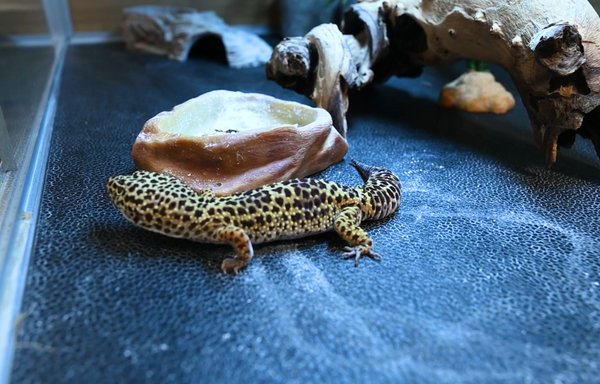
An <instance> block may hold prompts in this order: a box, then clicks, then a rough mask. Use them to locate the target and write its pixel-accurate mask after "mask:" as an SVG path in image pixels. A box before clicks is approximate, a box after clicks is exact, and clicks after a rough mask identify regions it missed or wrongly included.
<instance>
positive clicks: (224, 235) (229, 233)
mask: <svg viewBox="0 0 600 384" xmlns="http://www.w3.org/2000/svg"><path fill="white" fill-rule="evenodd" d="M214 236H215V239H216V240H218V241H220V242H223V243H228V244H230V245H231V246H232V247H233V249H235V252H236V253H237V256H236V257H234V258H228V259H225V260H223V263H222V264H221V270H222V271H223V273H227V272H229V271H233V273H235V274H236V275H237V273H238V272H239V270H240V269H242V268H244V267H246V266H247V265H248V263H249V262H250V260H251V259H252V256H254V249H252V242H250V238H249V237H248V234H247V233H246V232H245V231H244V230H243V229H241V228H239V227H236V226H234V225H228V226H226V227H221V228H218V229H217V230H216V231H215V232H214Z"/></svg>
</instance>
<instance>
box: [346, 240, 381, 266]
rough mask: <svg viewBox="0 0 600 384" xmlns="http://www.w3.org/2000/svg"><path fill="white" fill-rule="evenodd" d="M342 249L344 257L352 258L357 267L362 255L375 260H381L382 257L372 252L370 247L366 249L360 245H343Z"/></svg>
mask: <svg viewBox="0 0 600 384" xmlns="http://www.w3.org/2000/svg"><path fill="white" fill-rule="evenodd" d="M344 251H346V252H344V253H343V254H342V256H343V257H344V258H345V259H354V266H355V267H358V261H359V260H360V259H361V258H362V257H364V256H367V257H369V258H371V259H373V260H375V261H381V260H383V257H381V255H380V254H377V253H375V252H372V251H371V250H370V249H367V248H365V247H362V246H360V245H359V246H356V247H344Z"/></svg>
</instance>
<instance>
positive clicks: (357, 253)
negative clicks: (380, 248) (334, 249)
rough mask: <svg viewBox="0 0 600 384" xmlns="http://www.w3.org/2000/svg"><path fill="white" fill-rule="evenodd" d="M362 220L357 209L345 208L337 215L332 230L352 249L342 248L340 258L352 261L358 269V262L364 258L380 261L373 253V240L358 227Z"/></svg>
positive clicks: (379, 256)
mask: <svg viewBox="0 0 600 384" xmlns="http://www.w3.org/2000/svg"><path fill="white" fill-rule="evenodd" d="M361 220H362V213H361V212H360V208H358V207H346V208H344V209H343V210H342V211H341V212H340V213H338V214H337V216H336V217H335V220H334V222H333V228H334V229H335V231H336V232H337V234H338V235H340V237H341V238H342V239H344V240H346V241H347V242H349V243H350V244H352V247H344V251H346V252H344V253H343V254H342V256H344V258H346V259H351V258H353V259H354V266H355V267H358V262H359V260H360V259H361V258H362V257H364V256H367V257H370V258H371V259H373V260H377V261H381V259H382V257H381V255H379V254H377V253H375V252H373V240H372V239H371V237H370V236H369V234H368V233H367V232H365V231H364V230H363V229H362V228H361V227H359V225H360V222H361Z"/></svg>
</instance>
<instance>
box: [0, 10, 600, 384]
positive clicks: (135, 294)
mask: <svg viewBox="0 0 600 384" xmlns="http://www.w3.org/2000/svg"><path fill="white" fill-rule="evenodd" d="M71 3H73V4H75V3H76V1H71ZM423 3H427V4H432V2H431V1H424V2H423ZM503 3H524V2H522V1H521V2H518V1H517V2H513V1H508V2H503ZM549 8H550V7H549ZM268 41H269V42H270V43H271V44H272V45H273V46H275V45H276V44H278V43H279V42H280V41H281V39H280V38H278V37H276V38H273V37H271V38H270V39H268ZM4 49H5V48H0V52H1V53H2V55H3V56H2V57H8V54H9V53H8V51H5V50H4ZM20 49H33V48H31V47H29V48H26V47H23V48H20ZM38 49H39V48H38ZM11 52H12V51H11ZM27 52H29V53H31V52H38V51H37V50H34V51H27ZM13 53H14V52H13ZM27 57H29V56H27ZM63 57H64V68H63V69H62V71H61V74H62V76H61V77H60V78H57V80H56V81H57V83H55V85H56V87H55V88H53V93H52V95H54V96H55V97H56V108H57V109H56V115H55V118H54V119H51V120H50V121H51V123H49V124H48V125H47V126H46V127H49V128H46V129H49V130H46V131H42V134H41V135H40V137H42V138H43V137H46V138H47V140H48V141H47V145H48V146H49V147H48V151H47V152H45V153H47V157H46V158H45V159H46V160H47V167H43V170H44V172H43V174H42V177H38V178H33V179H32V180H37V181H39V182H40V183H41V184H40V188H41V190H40V195H39V209H35V210H32V211H30V213H31V215H28V212H29V211H24V212H21V211H15V212H18V215H17V213H15V216H14V218H13V219H14V220H15V222H17V223H22V222H23V220H26V219H27V218H32V217H33V222H32V226H33V227H32V228H34V230H33V231H32V237H31V239H30V240H29V241H30V244H31V249H30V252H29V253H28V254H27V258H26V259H25V260H26V262H25V261H24V262H23V267H22V268H23V275H21V278H22V281H21V282H22V284H23V286H22V289H23V296H22V300H19V301H18V307H17V309H18V310H17V312H16V314H15V316H14V319H13V322H12V323H11V326H10V327H7V329H8V330H10V334H9V333H6V335H12V336H10V337H12V339H10V340H11V341H10V343H11V344H10V345H9V347H10V348H5V349H4V351H5V352H4V353H5V356H9V361H10V368H9V370H8V374H7V375H5V376H3V377H4V378H5V379H6V380H5V382H10V383H15V384H16V383H18V384H33V383H56V384H63V383H81V382H91V383H104V382H116V381H118V382H120V383H142V382H148V383H152V382H156V383H196V382H203V383H223V382H228V383H229V382H231V383H236V382H253V383H303V382H319V383H337V382H365V383H367V382H368V383H389V382H407V383H409V382H418V383H482V382H502V383H523V382H530V383H548V382H550V383H552V382H561V383H592V382H598V377H600V366H599V365H598V361H600V345H599V343H598V340H600V257H599V254H600V251H599V250H600V230H599V228H600V216H599V215H598V212H599V209H600V165H599V162H598V159H597V157H596V154H595V150H594V146H593V144H592V142H591V140H577V141H576V142H575V143H574V145H573V148H572V149H570V150H564V151H563V150H561V151H559V152H558V158H557V161H556V163H555V164H554V165H553V166H552V167H551V168H549V169H548V168H547V167H546V164H545V162H544V161H542V160H541V159H540V155H539V150H538V149H537V148H536V146H535V143H534V140H533V139H532V133H531V120H530V115H529V111H528V110H527V108H526V107H525V106H524V105H523V104H522V103H519V102H518V103H517V106H516V107H515V109H514V110H512V111H510V112H508V113H507V114H506V115H502V116H495V115H484V114H478V115H477V114H467V113H464V112H460V111H456V110H449V109H444V108H441V107H439V106H438V105H437V98H438V96H439V91H440V89H441V88H442V86H443V85H444V84H446V83H448V82H450V81H452V80H454V79H455V78H457V77H458V76H459V75H460V74H461V73H462V72H463V71H464V69H465V66H464V64H461V63H459V64H457V65H453V66H441V67H431V66H427V67H425V68H424V69H423V72H422V74H421V76H420V77H417V78H407V77H403V78H399V77H392V78H390V79H389V80H388V81H387V82H386V83H385V84H371V85H370V86H369V87H365V88H364V89H362V90H361V91H360V92H355V91H353V90H350V91H349V92H350V93H349V94H350V99H351V104H350V108H349V110H348V113H347V115H346V116H345V117H346V119H347V122H348V130H347V140H348V143H349V147H350V148H349V152H348V156H347V158H346V160H344V161H342V162H340V163H336V164H333V165H332V166H330V167H329V168H328V169H326V170H325V171H323V172H321V173H320V174H318V175H317V176H318V177H319V178H324V179H327V180H332V181H336V182H340V183H344V184H348V185H358V184H360V183H361V182H362V181H361V179H360V177H359V175H358V174H357V173H356V172H355V170H354V169H353V168H352V167H351V166H350V164H349V161H348V160H347V159H348V157H352V158H355V159H357V160H359V161H362V162H364V163H367V164H371V165H376V166H384V167H386V168H389V169H391V170H392V171H394V172H395V173H396V174H398V176H399V177H400V179H401V181H402V185H403V201H402V205H401V207H400V210H399V212H398V213H397V214H396V215H395V216H393V217H391V218H389V219H386V220H383V221H374V222H369V223H366V224H365V225H364V226H363V227H364V228H365V230H366V231H367V232H368V233H369V234H370V235H371V237H372V238H373V241H374V244H375V246H374V247H375V249H374V250H375V252H377V253H379V254H381V255H382V256H383V260H382V261H381V262H375V261H372V260H369V259H363V260H362V261H361V263H360V264H359V266H358V267H357V268H355V267H354V262H353V261H351V260H344V259H343V258H342V257H341V254H342V252H343V248H344V246H346V244H345V243H344V242H343V241H341V240H340V239H339V237H338V236H337V235H336V234H335V233H329V234H322V235H318V236H314V237H310V238H305V239H299V240H292V241H281V242H275V243H268V244H262V245H259V246H256V247H255V249H254V250H255V256H254V259H253V261H252V263H250V265H249V266H248V268H247V269H246V270H244V271H243V272H241V273H240V274H239V275H237V276H231V275H223V274H222V273H220V271H219V267H220V264H221V262H222V261H223V259H224V258H226V257H229V256H230V255H231V254H232V251H231V249H230V248H229V247H227V246H217V245H208V244H198V243H193V242H188V241H183V240H178V239H172V238H167V237H164V236H161V235H158V234H155V233H152V232H148V231H145V230H143V229H139V228H136V227H134V226H133V225H131V224H130V223H129V222H128V221H127V220H126V219H125V218H124V217H123V216H122V215H121V213H120V212H119V211H118V210H116V209H115V208H114V206H113V205H112V204H111V202H110V200H109V197H108V196H107V193H106V189H105V187H104V186H105V183H106V181H107V179H108V178H109V177H111V176H114V175H118V174H124V173H131V172H133V171H134V169H135V166H134V163H133V161H132V158H131V148H132V145H133V143H134V140H135V138H136V137H137V135H138V134H139V132H140V130H141V129H142V127H143V125H144V123H145V122H146V120H148V119H149V118H150V117H152V116H154V115H156V114H157V113H158V112H160V111H165V110H170V109H171V108H172V107H173V106H174V105H177V104H181V103H182V102H184V101H185V100H188V99H191V98H193V97H196V96H198V95H200V94H202V93H205V92H209V91H212V90H216V89H227V90H232V91H242V92H248V93H263V94H267V95H270V96H273V97H277V98H279V99H284V100H292V101H296V102H301V103H310V100H308V99H307V98H306V97H305V96H304V95H301V94H298V93H296V92H294V91H292V90H289V89H285V88H283V87H281V86H279V85H278V84H277V83H276V82H274V81H269V80H267V79H266V77H265V73H264V72H265V69H264V68H245V69H240V70H236V69H232V68H229V67H228V66H227V65H226V63H225V62H224V61H223V60H221V61H219V59H218V58H217V59H216V60H212V59H209V58H198V57H193V55H192V57H190V58H189V59H188V60H187V61H186V62H185V63H180V62H175V61H168V60H167V59H166V58H164V57H159V56H153V55H140V54H138V53H134V52H129V51H127V49H126V47H125V45H124V44H123V43H122V42H117V43H105V44H93V45H70V46H68V49H66V51H65V53H64V56H63ZM221 59H223V58H221ZM27 62H32V63H33V62H37V61H35V60H21V61H18V62H17V61H15V63H16V64H15V65H17V64H18V65H19V66H24V65H25V64H23V63H27ZM1 65H6V62H4V61H0V66H1ZM492 72H493V73H494V75H495V76H496V78H497V79H499V81H501V82H502V83H503V84H504V85H505V86H506V87H507V89H508V90H509V91H511V92H512V93H513V94H514V95H515V96H516V95H518V94H519V90H518V89H517V88H516V87H515V85H514V83H513V81H512V80H511V78H510V76H509V75H508V74H507V72H506V71H504V70H503V69H501V68H499V67H498V66H492ZM9 73H10V72H8V71H0V80H6V81H1V83H2V84H9V82H8V79H5V78H4V77H3V76H8V74H9ZM21 77H22V78H23V79H22V80H23V81H25V80H27V79H28V78H30V77H29V76H27V74H24V75H22V76H21ZM16 79H17V78H16V77H12V78H11V81H12V82H13V83H14V82H15V81H16ZM590 89H591V87H590ZM0 92H1V94H0V95H1V96H2V97H3V98H0V105H1V106H2V110H3V112H4V114H5V117H6V120H7V127H8V128H9V133H10V122H11V121H14V120H13V119H14V114H15V109H14V108H12V109H11V108H10V107H11V106H14V105H16V104H15V103H14V102H12V103H11V102H7V101H6V100H9V99H7V98H8V97H9V96H13V97H14V95H16V94H17V93H11V94H8V93H7V91H6V90H5V89H0ZM44 132H45V133H44ZM40 153H41V155H40V156H43V154H44V152H43V151H42V152H40ZM36 161H39V159H38V160H36ZM34 163H35V162H34ZM36 164H38V163H36ZM33 195H34V196H35V194H33ZM24 196H25V192H24ZM27 196H29V195H27ZM19 197H20V198H21V196H19ZM25 198H26V196H25V197H23V199H25ZM19 201H21V200H19ZM6 228H9V229H10V230H11V231H12V227H7V226H5V227H3V231H4V230H5V229H6ZM2 233H4V232H2ZM11 233H12V232H11ZM19 233H20V232H19ZM0 238H1V237H0ZM13 244H19V243H18V242H16V243H15V242H13ZM14 254H15V253H14V252H12V251H11V252H10V253H7V255H14ZM2 256H3V257H4V255H2ZM2 260H3V263H4V264H3V267H2V268H3V270H2V279H6V276H10V273H9V272H11V271H13V269H10V268H9V267H11V266H13V265H15V264H14V263H13V264H10V263H6V262H5V260H6V259H4V258H3V259H2ZM13 261H14V260H13V259H11V263H12V262H13ZM7 266H8V267H7ZM7 268H8V269H7ZM11 268H12V267H11ZM4 281H6V280H3V282H4ZM3 297H6V296H3ZM3 309H4V307H3ZM4 313H6V312H2V313H0V315H3V314H4ZM19 314H20V315H22V316H19ZM2 329H3V328H2ZM7 337H8V336H7ZM0 339H2V338H0ZM7 340H8V339H7ZM9 352H10V354H9ZM1 371H2V370H0V372H1ZM2 384H4V383H2Z"/></svg>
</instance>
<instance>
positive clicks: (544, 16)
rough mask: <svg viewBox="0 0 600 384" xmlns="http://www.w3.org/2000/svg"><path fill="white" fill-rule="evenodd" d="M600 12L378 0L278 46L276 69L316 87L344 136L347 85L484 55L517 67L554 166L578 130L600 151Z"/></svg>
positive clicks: (290, 80) (487, 2)
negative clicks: (335, 22) (340, 28)
mask: <svg viewBox="0 0 600 384" xmlns="http://www.w3.org/2000/svg"><path fill="white" fill-rule="evenodd" d="M599 44H600V18H599V17H598V15H597V13H596V11H595V10H594V9H593V8H592V6H591V5H590V4H589V2H588V1H586V0H556V1H554V2H552V4H551V5H550V4H549V3H548V2H547V1H542V0H529V1H504V2H498V1H494V0H462V1H459V0H445V1H442V0H385V1H382V0H379V1H363V2H360V3H359V4H355V5H353V6H351V7H350V8H349V10H348V11H347V12H346V14H345V24H344V28H343V34H342V32H340V31H337V30H336V29H335V28H334V27H333V26H332V25H327V24H325V25H321V26H319V27H316V28H315V29H313V30H312V31H310V32H309V33H308V34H307V35H306V36H304V37H297V38H292V39H289V40H286V41H284V42H282V43H281V44H280V45H278V46H277V47H276V48H275V50H274V53H273V56H272V57H271V60H270V62H269V63H267V76H268V77H269V78H271V79H274V80H275V81H277V82H278V83H279V84H281V85H282V86H284V87H288V88H292V89H294V90H296V91H297V92H300V93H302V94H305V95H307V96H310V97H312V98H313V100H315V102H316V103H317V105H319V106H321V107H323V108H325V109H327V110H328V111H329V112H330V113H331V114H332V116H333V120H334V125H335V126H336V128H337V129H338V130H339V131H340V132H341V133H342V134H343V135H344V134H345V130H346V121H345V115H346V111H347V109H348V93H347V92H348V88H349V87H356V88H359V89H360V88H362V87H364V86H366V85H367V84H369V83H371V82H373V81H385V80H387V79H388V78H389V77H391V76H418V75H419V74H420V73H421V70H422V68H423V67H424V66H427V65H446V64H452V63H455V62H457V61H459V60H463V59H475V60H479V61H484V62H488V63H490V64H496V65H499V66H501V67H502V68H504V69H505V70H506V71H508V72H509V74H510V75H511V77H512V79H513V81H514V82H515V85H516V87H517V89H518V91H519V93H520V95H521V99H522V100H523V103H524V105H525V107H526V108H527V111H528V113H529V117H530V120H531V125H532V128H533V133H534V138H535V142H536V144H537V145H538V146H539V147H540V148H541V150H542V152H543V155H544V158H545V161H546V163H547V164H548V165H551V164H553V163H554V162H555V161H556V155H557V151H558V147H559V146H563V147H571V146H572V145H573V143H574V141H575V138H576V134H579V135H581V136H582V137H585V138H589V139H591V140H592V141H593V143H594V145H595V147H596V151H597V153H598V154H599V156H600V108H598V107H599V106H600V47H599Z"/></svg>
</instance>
